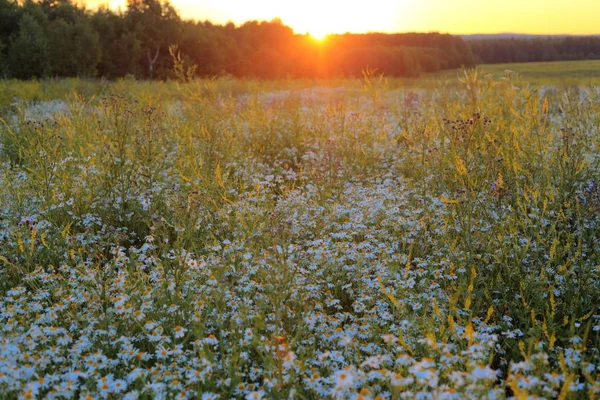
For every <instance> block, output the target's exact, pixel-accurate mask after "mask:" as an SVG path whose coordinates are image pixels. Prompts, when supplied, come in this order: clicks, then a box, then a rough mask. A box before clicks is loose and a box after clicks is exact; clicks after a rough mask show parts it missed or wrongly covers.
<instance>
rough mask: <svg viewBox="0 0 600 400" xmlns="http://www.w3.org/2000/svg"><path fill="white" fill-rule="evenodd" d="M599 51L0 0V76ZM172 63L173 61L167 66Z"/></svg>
mask: <svg viewBox="0 0 600 400" xmlns="http://www.w3.org/2000/svg"><path fill="white" fill-rule="evenodd" d="M598 57H600V38H597V37H596V38H593V37H590V38H576V37H572V38H562V39H560V38H555V39H527V40H476V41H465V40H463V39H462V38H460V37H458V36H453V35H449V34H441V33H436V32H431V33H402V34H382V33H368V34H342V35H330V36H328V37H327V38H326V39H325V40H322V41H319V40H316V39H315V38H313V37H311V36H309V35H306V34H296V33H294V31H293V30H292V28H290V27H288V26H285V25H284V24H283V22H282V21H280V20H273V21H249V22H246V23H244V24H242V25H239V26H236V25H235V24H233V23H228V24H225V25H218V24H213V23H211V22H209V21H194V20H189V19H183V18H182V17H181V16H180V15H179V14H178V12H177V10H176V9H175V8H174V7H173V6H172V5H171V4H170V3H168V2H164V1H161V0H129V1H128V4H127V7H126V8H125V9H124V10H121V11H114V10H111V9H107V8H102V7H101V8H99V9H97V10H93V11H92V10H88V9H85V8H84V7H82V6H80V5H77V4H76V3H75V2H73V1H72V0H39V1H34V0H25V1H19V0H0V77H3V78H16V79H32V78H49V77H51V78H59V77H73V76H78V77H105V78H108V79H113V78H118V77H126V76H130V77H135V78H138V79H163V80H164V79H168V78H172V77H174V75H175V74H176V70H177V69H179V72H180V74H179V75H181V76H184V77H187V78H189V79H191V78H194V77H208V76H232V77H251V78H263V79H281V78H332V77H356V76H361V74H362V71H363V70H365V69H367V68H370V69H377V70H378V71H379V72H381V73H383V74H385V75H387V76H399V77H414V76H418V75H420V74H421V73H427V72H437V71H441V70H446V69H455V68H460V67H471V66H474V65H476V64H478V63H506V62H522V61H550V60H565V59H568V60H573V59H589V58H598ZM174 65H176V67H177V68H174Z"/></svg>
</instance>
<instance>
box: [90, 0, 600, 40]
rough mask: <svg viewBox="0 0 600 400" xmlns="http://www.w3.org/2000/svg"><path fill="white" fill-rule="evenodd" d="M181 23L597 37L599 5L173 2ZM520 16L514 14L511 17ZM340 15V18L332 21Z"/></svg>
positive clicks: (110, 2)
mask: <svg viewBox="0 0 600 400" xmlns="http://www.w3.org/2000/svg"><path fill="white" fill-rule="evenodd" d="M80 3H81V4H83V5H85V6H86V7H88V8H90V9H96V8H98V7H100V6H107V7H109V8H110V9H112V10H118V9H119V8H121V9H124V8H125V7H126V0H90V1H85V0H81V1H80ZM170 3H171V5H172V6H173V7H174V8H175V9H176V10H177V12H178V13H179V15H180V16H181V17H182V18H183V19H193V20H197V21H210V22H212V23H215V24H227V23H229V22H232V23H234V24H236V25H241V24H243V23H245V22H248V21H271V20H273V19H281V21H282V22H283V23H284V24H285V25H287V26H289V27H291V28H292V29H293V30H294V32H295V33H297V34H307V33H308V34H311V35H313V36H315V37H324V36H326V35H328V34H344V33H371V32H380V33H404V32H440V33H448V34H452V35H458V36H460V35H502V34H515V35H540V36H557V35H558V36H560V35H573V36H596V35H600V32H599V31H598V26H597V18H594V16H595V15H600V2H597V1H595V0H574V1H572V2H570V3H569V4H566V2H563V1H557V0H551V1H544V0H531V1H529V2H527V3H524V4H523V2H521V1H520V0H505V1H503V2H499V1H495V0H488V1H487V2H485V3H486V4H485V5H483V6H482V5H480V4H478V3H480V2H477V1H476V0H456V1H454V2H452V4H449V2H447V1H445V0H422V1H419V2H417V1H415V0H399V1H395V2H391V1H388V0H372V1H371V2H370V6H369V7H366V8H365V7H364V6H362V5H361V4H359V3H353V4H349V3H347V2H344V1H341V0H330V1H327V2H323V1H319V0H305V1H303V2H302V3H300V2H298V1H291V2H285V3H283V2H279V1H276V0H256V1H254V2H252V3H249V2H246V1H242V0H200V1H193V0H173V1H171V2H170ZM515 10H518V11H519V12H518V13H515V12H514V11H515ZM338 14H339V17H337V18H332V16H336V15H338Z"/></svg>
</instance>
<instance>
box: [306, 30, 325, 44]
mask: <svg viewBox="0 0 600 400" xmlns="http://www.w3.org/2000/svg"><path fill="white" fill-rule="evenodd" d="M308 34H309V35H310V37H312V38H313V39H315V40H317V41H319V42H321V41H323V40H325V38H327V36H329V32H327V31H326V30H318V29H317V30H311V31H309V32H308Z"/></svg>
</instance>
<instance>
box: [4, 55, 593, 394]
mask: <svg viewBox="0 0 600 400" xmlns="http://www.w3.org/2000/svg"><path fill="white" fill-rule="evenodd" d="M594 65H597V63H596V64H594V62H589V63H587V62H586V63H585V66H584V64H578V67H577V68H580V69H582V70H587V69H589V70H590V71H592V70H594V68H593V66H594ZM512 67H514V70H517V71H518V70H519V68H521V69H520V71H522V75H523V77H519V76H517V75H516V74H513V73H506V74H505V73H504V72H503V71H504V69H505V68H504V67H503V66H492V67H486V68H484V69H483V71H480V72H479V73H476V72H465V73H462V72H461V73H453V74H451V75H448V76H443V77H441V76H436V77H426V78H423V79H421V80H390V81H388V80H386V79H383V78H381V77H378V76H376V74H371V75H369V74H367V75H365V78H364V79H362V80H355V81H336V82H316V83H315V82H308V81H307V82H291V81H282V82H258V81H236V80H230V79H217V80H199V81H193V82H190V83H182V84H177V83H175V82H168V83H158V82H155V83H149V82H135V81H129V80H120V81H117V82H114V83H108V82H104V81H85V80H63V81H44V82H0V89H1V90H0V115H2V121H0V143H1V144H0V146H1V147H0V158H1V162H2V164H1V167H0V168H1V170H0V172H1V173H0V274H1V277H2V279H1V280H0V292H1V293H3V296H2V297H1V298H0V328H1V330H0V397H1V398H40V397H46V398H78V399H79V398H81V399H84V398H85V399H87V398H107V399H116V398H127V399H136V398H141V399H151V398H182V399H183V398H201V399H203V400H207V399H216V398H220V399H229V398H249V399H260V398H269V399H271V398H274V399H282V398H298V399H319V398H339V399H342V398H349V399H401V398H406V399H413V398H418V399H433V398H436V399H464V398H490V399H493V398H499V399H502V398H510V397H514V398H517V399H533V398H560V399H567V398H594V397H596V398H597V397H598V396H600V350H599V348H600V308H599V306H600V88H599V87H597V86H592V85H590V82H589V81H587V79H588V78H587V77H586V78H579V79H582V80H581V81H577V82H576V86H573V85H571V84H572V83H573V82H575V81H574V79H572V78H569V80H568V81H562V82H561V81H560V79H559V78H557V77H556V76H554V75H553V73H552V74H551V75H550V76H545V77H540V76H538V75H535V74H537V72H536V71H540V70H547V71H554V68H552V69H547V68H546V67H538V66H534V65H519V66H511V68H512ZM571 67H572V66H571V65H570V64H568V63H566V64H564V65H562V66H561V67H560V68H562V69H565V68H567V69H568V68H571ZM530 71H531V72H530ZM482 72H483V73H482ZM488 73H491V74H488ZM529 73H531V74H533V75H535V76H532V77H530V78H528V77H527V75H528V74H529ZM591 79H598V76H593V77H592V78H591Z"/></svg>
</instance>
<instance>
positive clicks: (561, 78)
mask: <svg viewBox="0 0 600 400" xmlns="http://www.w3.org/2000/svg"><path fill="white" fill-rule="evenodd" d="M479 68H480V69H481V71H483V72H485V73H489V74H494V75H496V76H502V75H504V74H505V72H506V71H512V72H516V73H517V74H519V75H520V76H521V77H522V78H523V79H526V80H528V81H533V82H534V83H542V84H561V83H562V84H579V85H589V84H593V85H598V84H600V60H587V61H559V62H536V63H514V64H488V65H481V66H480V67H479Z"/></svg>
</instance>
